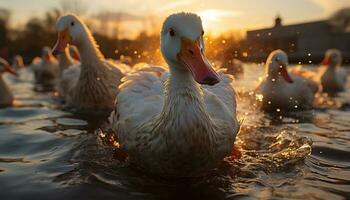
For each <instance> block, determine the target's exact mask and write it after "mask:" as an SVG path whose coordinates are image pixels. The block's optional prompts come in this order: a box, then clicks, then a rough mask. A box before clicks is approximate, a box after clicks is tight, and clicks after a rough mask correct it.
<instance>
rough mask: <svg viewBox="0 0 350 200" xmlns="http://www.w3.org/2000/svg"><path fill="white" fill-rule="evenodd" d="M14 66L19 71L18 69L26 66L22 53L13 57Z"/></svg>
mask: <svg viewBox="0 0 350 200" xmlns="http://www.w3.org/2000/svg"><path fill="white" fill-rule="evenodd" d="M12 67H13V68H14V69H15V70H16V71H18V70H20V69H22V68H24V67H25V65H24V62H23V57H22V56H20V55H15V56H14V57H13V61H12Z"/></svg>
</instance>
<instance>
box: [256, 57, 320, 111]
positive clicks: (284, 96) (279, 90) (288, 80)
mask: <svg viewBox="0 0 350 200" xmlns="http://www.w3.org/2000/svg"><path fill="white" fill-rule="evenodd" d="M287 66H288V56H287V54H286V53H285V52H284V51H282V50H275V51H273V52H271V53H270V55H269V56H268V58H267V61H266V64H265V75H264V79H263V80H262V82H261V83H260V85H259V86H258V88H257V90H256V92H257V94H258V97H259V96H261V97H262V98H259V99H260V100H261V101H262V109H263V110H265V111H268V112H281V111H284V112H286V111H298V110H304V109H310V108H312V106H313V101H314V96H315V93H316V92H317V91H318V85H317V83H315V82H314V81H312V80H309V79H305V78H303V77H301V76H299V75H297V74H293V73H289V72H288V70H287Z"/></svg>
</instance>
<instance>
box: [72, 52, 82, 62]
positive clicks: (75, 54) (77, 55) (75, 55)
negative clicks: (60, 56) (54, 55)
mask: <svg viewBox="0 0 350 200" xmlns="http://www.w3.org/2000/svg"><path fill="white" fill-rule="evenodd" d="M72 58H74V59H75V60H77V61H80V55H79V54H78V53H77V52H76V51H73V53H72Z"/></svg>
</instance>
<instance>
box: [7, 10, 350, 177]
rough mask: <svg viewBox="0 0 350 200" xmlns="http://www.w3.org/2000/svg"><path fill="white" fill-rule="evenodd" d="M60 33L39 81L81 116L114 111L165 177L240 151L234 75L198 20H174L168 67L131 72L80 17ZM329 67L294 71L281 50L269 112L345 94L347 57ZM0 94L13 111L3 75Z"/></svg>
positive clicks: (164, 47) (65, 21)
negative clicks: (215, 62)
mask: <svg viewBox="0 0 350 200" xmlns="http://www.w3.org/2000/svg"><path fill="white" fill-rule="evenodd" d="M57 30H58V39H57V43H56V45H55V47H54V48H53V51H51V50H50V48H48V47H45V48H44V49H43V52H42V56H41V58H35V59H34V60H33V63H32V65H31V66H32V70H33V72H34V76H35V83H36V84H37V85H38V86H40V87H41V88H40V89H43V90H45V88H48V87H52V86H56V88H57V91H58V92H59V95H60V97H61V98H62V99H63V100H64V102H65V104H66V105H67V106H69V107H71V108H74V109H75V111H77V112H83V113H97V112H101V113H104V114H106V115H109V121H110V123H111V127H112V128H113V130H114V132H115V133H116V135H117V138H118V142H119V144H120V147H121V149H122V150H123V151H125V152H126V153H127V154H128V157H129V160H130V162H131V163H134V164H136V165H137V166H139V167H141V168H143V169H145V170H147V171H148V172H151V173H155V174H160V175H163V176H177V177H179V176H180V177H192V176H200V175H204V174H205V173H206V172H208V171H209V170H211V169H213V168H215V166H217V164H218V163H219V162H220V161H221V160H222V159H223V158H225V157H227V156H230V155H231V153H232V151H233V149H234V148H233V144H234V141H235V138H236V135H237V133H238V131H239V129H240V123H239V122H238V120H237V117H236V94H235V91H234V88H233V86H232V84H231V83H232V81H233V77H232V75H229V74H226V73H225V71H224V70H223V69H222V70H220V69H219V70H217V71H215V70H214V68H213V67H212V66H211V64H210V62H209V61H208V59H207V58H206V55H205V47H204V42H203V34H204V30H203V27H202V22H201V19H200V18H199V16H197V15H196V14H191V13H178V14H173V15H171V16H169V17H168V18H166V20H165V22H164V24H163V27H162V30H161V34H160V38H161V44H160V45H161V48H160V49H161V52H162V55H163V57H164V59H165V61H166V63H167V64H168V68H165V67H162V66H150V65H147V64H144V65H138V66H136V67H134V68H132V69H128V70H125V69H126V68H125V66H123V65H122V64H119V63H117V62H114V61H111V60H108V59H105V58H104V56H103V54H102V53H101V52H100V50H99V48H98V45H97V44H96V41H95V40H94V38H93V36H92V34H91V32H90V31H89V29H88V28H87V26H86V25H85V24H84V23H83V22H82V21H81V19H80V18H79V17H77V16H75V15H73V14H68V15H64V16H62V17H60V18H59V19H58V21H57ZM56 57H57V58H56ZM324 64H325V65H327V66H325V67H323V68H322V69H320V70H319V72H317V73H312V72H310V71H307V70H304V69H302V68H298V69H294V70H293V71H290V72H288V70H287V66H288V57H287V54H286V53H285V52H283V51H282V50H276V51H273V52H272V53H271V54H270V55H269V57H268V59H267V61H266V71H265V75H264V79H263V80H262V81H261V83H260V85H259V86H258V87H257V89H256V92H257V93H260V94H262V96H263V101H262V109H264V110H267V111H273V110H276V109H283V110H286V111H291V110H300V109H309V108H312V103H313V100H314V95H315V93H316V92H318V91H324V92H335V91H340V90H343V89H344V85H345V82H346V73H345V72H343V71H342V69H341V68H339V65H340V64H341V54H340V52H339V51H337V50H329V51H327V53H326V55H325V59H324ZM14 66H15V68H12V67H10V65H9V64H8V63H7V62H6V61H5V60H3V59H1V60H0V73H3V72H9V73H12V74H14V75H17V73H16V70H17V69H21V68H23V66H24V65H23V60H21V58H20V57H16V58H15V61H14ZM15 69H16V70H15ZM0 93H1V96H0V105H1V106H8V105H11V103H12V101H13V95H12V93H11V91H10V90H9V88H8V87H7V86H6V84H5V82H4V81H3V80H2V78H1V76H0Z"/></svg>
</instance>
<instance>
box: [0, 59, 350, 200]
mask: <svg viewBox="0 0 350 200" xmlns="http://www.w3.org/2000/svg"><path fill="white" fill-rule="evenodd" d="M262 72H263V67H262V66H261V65H258V64H246V66H245V74H244V75H243V76H242V77H241V78H240V79H238V80H237V81H236V82H235V83H234V85H235V88H236V90H237V93H238V98H237V101H238V118H239V119H240V120H241V121H242V130H241V131H240V133H239V135H238V139H237V141H236V147H237V148H238V149H239V150H240V152H241V155H240V158H237V159H234V160H232V159H225V160H224V161H223V162H222V163H221V164H220V166H218V168H217V169H215V170H213V171H212V172H210V173H209V174H208V176H206V177H202V178H197V179H185V180H184V179H181V180H177V179H176V180H175V179H172V180H168V179H163V178H161V177H154V176H150V175H147V174H144V173H142V172H140V171H138V170H137V169H134V168H133V166H130V165H129V164H128V163H127V162H124V161H122V159H121V156H120V155H119V153H118V150H116V149H115V148H114V145H113V143H114V140H113V137H112V136H111V134H110V133H109V131H108V124H107V123H106V120H104V119H99V120H96V118H93V119H89V118H86V117H84V116H76V115H74V114H71V113H69V112H66V111H62V109H61V106H60V102H59V100H58V99H57V97H55V94H54V93H37V92H34V91H33V81H32V78H31V77H30V74H29V72H28V71H23V73H22V77H21V80H16V79H14V78H12V77H10V76H6V77H5V79H6V81H7V83H9V85H10V87H11V88H12V91H13V92H14V94H15V97H16V99H17V101H16V102H15V106H14V107H11V108H3V109H0V185H1V190H0V199H102V198H104V199H112V198H113V199H347V198H350V142H349V141H350V106H349V102H350V84H349V85H348V87H347V90H346V91H345V92H342V93H340V94H339V95H338V96H337V97H334V98H329V97H327V96H325V95H319V97H318V98H317V103H316V104H317V106H316V108H315V109H314V110H310V111H305V112H297V113H290V114H288V115H287V116H280V115H274V116H271V115H268V114H265V113H263V112H261V111H259V109H258V106H257V105H256V104H258V102H257V101H255V96H254V94H253V93H251V92H250V91H251V90H253V89H254V87H255V86H256V84H257V83H258V82H257V79H258V77H259V76H261V75H262ZM349 79H350V77H349Z"/></svg>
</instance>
